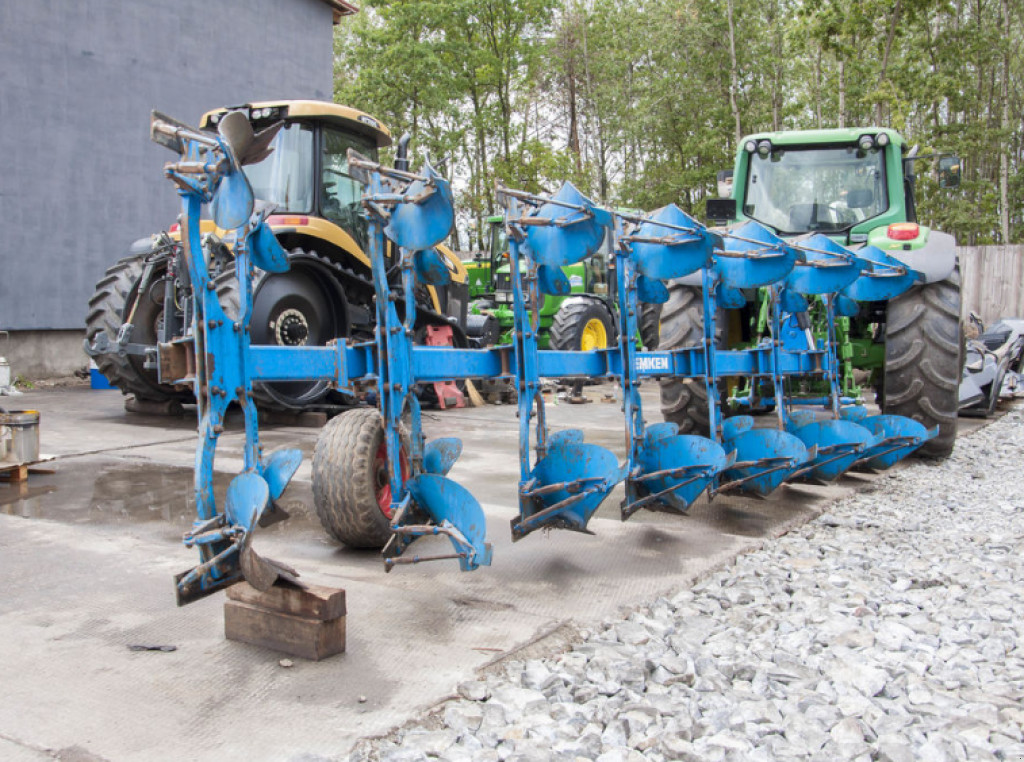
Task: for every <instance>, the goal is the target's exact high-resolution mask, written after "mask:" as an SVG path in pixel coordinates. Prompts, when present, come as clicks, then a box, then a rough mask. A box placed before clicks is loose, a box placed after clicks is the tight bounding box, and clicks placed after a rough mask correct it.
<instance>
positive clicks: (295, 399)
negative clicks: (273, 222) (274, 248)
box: [216, 249, 349, 410]
mask: <svg viewBox="0 0 1024 762" xmlns="http://www.w3.org/2000/svg"><path fill="white" fill-rule="evenodd" d="M288 261H289V263H290V265H291V267H290V268H289V269H288V271H287V272H283V273H266V272H263V271H258V275H257V276H256V279H255V281H254V283H253V309H252V316H251V318H250V321H249V336H250V339H251V340H252V343H253V345H254V346H261V345H262V346H268V345H269V346H285V347H288V346H294V347H298V346H311V347H313V346H321V347H322V346H326V344H327V342H329V341H330V340H331V339H335V338H343V337H346V336H348V332H349V325H348V310H347V301H346V298H345V293H344V291H343V289H342V287H341V284H340V282H339V281H338V280H337V279H336V278H335V276H334V274H333V272H334V267H333V266H332V265H331V264H330V263H329V262H328V261H327V260H325V259H323V258H321V257H320V256H318V255H317V254H316V252H312V251H311V252H306V251H303V250H301V249H293V250H292V251H290V252H289V253H288ZM216 286H217V295H218V297H219V299H220V303H221V305H222V307H223V308H224V311H225V313H226V314H227V315H228V317H231V318H234V317H236V316H237V315H238V312H239V293H238V281H237V279H236V278H235V273H234V271H233V270H228V271H226V272H225V273H223V274H222V275H221V276H220V277H219V278H218V279H217V281H216ZM330 390H331V385H330V383H328V382H327V381H278V382H257V383H256V384H254V388H253V393H254V394H255V397H256V402H257V403H258V404H259V405H260V406H261V407H263V408H265V409H277V410H300V409H302V408H305V407H308V406H310V405H315V404H317V403H320V402H323V401H324V399H325V398H326V397H327V394H328V392H330Z"/></svg>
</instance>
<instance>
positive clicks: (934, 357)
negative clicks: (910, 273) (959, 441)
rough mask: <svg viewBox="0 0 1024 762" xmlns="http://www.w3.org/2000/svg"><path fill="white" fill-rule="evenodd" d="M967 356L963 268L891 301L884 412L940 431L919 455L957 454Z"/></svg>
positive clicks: (887, 321) (887, 326)
mask: <svg viewBox="0 0 1024 762" xmlns="http://www.w3.org/2000/svg"><path fill="white" fill-rule="evenodd" d="M965 356H966V352H965V350H964V331H963V325H962V321H961V317H960V268H959V266H957V268H956V269H955V270H953V272H952V274H951V275H950V276H949V277H948V278H947V279H946V280H942V281H937V282H935V283H928V284H925V285H923V286H919V287H917V288H914V289H911V290H910V291H908V292H906V293H904V294H901V295H900V296H898V297H897V298H896V299H893V300H892V301H891V302H889V304H888V307H887V308H886V323H885V377H884V383H883V389H884V400H883V403H882V407H883V410H884V411H885V412H886V413H891V414H893V415H903V416H906V417H908V418H913V419H914V420H915V421H919V422H920V423H922V424H924V425H925V426H926V427H927V428H929V429H930V428H932V427H934V426H938V427H939V435H938V436H937V437H936V438H935V439H932V440H930V441H928V442H926V443H925V444H924V445H922V446H921V447H920V448H919V449H918V450H917V452H916V453H915V454H916V455H922V456H924V457H929V458H945V457H947V456H948V455H949V454H950V453H952V452H953V445H954V444H955V443H956V425H957V409H958V407H959V388H960V376H961V374H962V373H963V367H964V359H965Z"/></svg>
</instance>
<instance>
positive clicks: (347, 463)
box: [313, 408, 409, 549]
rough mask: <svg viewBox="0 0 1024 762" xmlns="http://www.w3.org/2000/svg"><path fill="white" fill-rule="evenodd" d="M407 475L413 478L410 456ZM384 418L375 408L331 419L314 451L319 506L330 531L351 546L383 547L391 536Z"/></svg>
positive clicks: (315, 497)
mask: <svg viewBox="0 0 1024 762" xmlns="http://www.w3.org/2000/svg"><path fill="white" fill-rule="evenodd" d="M402 449H403V458H402V475H403V478H408V474H409V467H408V464H407V463H406V461H405V458H404V452H405V451H406V450H407V447H406V444H405V442H404V435H403V443H402ZM387 465H388V462H387V446H386V444H385V439H384V421H383V419H382V418H381V416H380V413H379V412H378V411H377V410H376V409H374V408H357V409H355V410H349V411H347V412H345V413H342V414H341V415H339V416H337V417H335V418H333V419H331V421H330V422H329V423H328V424H327V426H325V427H324V429H323V430H322V431H321V432H320V436H319V438H318V439H317V441H316V448H315V449H314V450H313V505H314V507H315V508H316V513H317V516H319V517H320V523H321V524H323V526H324V529H326V530H327V533H328V534H329V535H331V537H333V538H334V539H336V540H338V541H339V542H342V543H344V544H345V545H347V546H349V547H350V548H374V549H380V548H383V547H384V545H385V544H386V543H387V541H388V540H389V539H390V538H391V516H390V515H389V511H390V507H389V504H390V502H391V486H390V483H389V482H388V470H387Z"/></svg>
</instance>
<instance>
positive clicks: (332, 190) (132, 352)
mask: <svg viewBox="0 0 1024 762" xmlns="http://www.w3.org/2000/svg"><path fill="white" fill-rule="evenodd" d="M229 112H242V113H244V114H245V115H246V117H247V118H248V119H249V121H250V122H251V123H252V126H253V129H254V130H256V131H257V132H258V131H260V130H261V129H264V128H265V127H267V126H270V125H272V124H274V123H276V122H284V125H283V127H282V128H281V130H280V131H279V132H278V133H277V135H276V136H275V138H274V140H273V142H272V143H271V145H270V148H271V149H272V150H271V151H270V152H269V153H268V155H267V157H266V158H265V159H263V161H261V162H259V163H256V164H251V165H248V166H246V167H245V173H246V175H247V176H248V178H249V182H250V183H251V185H252V187H253V191H254V192H255V195H256V198H258V199H261V200H264V201H268V202H270V203H272V204H274V206H275V209H274V212H273V215H272V216H271V217H270V218H269V220H268V222H269V224H270V227H271V228H272V229H273V231H274V234H275V235H276V236H277V238H278V240H279V241H280V242H281V244H282V246H283V247H284V248H285V250H286V251H288V252H289V258H290V260H291V268H290V269H289V270H288V271H287V272H285V273H281V274H271V273H259V274H258V277H257V279H256V282H255V287H254V288H255V293H254V305H253V315H252V320H251V323H250V326H251V331H252V341H253V343H254V344H264V345H267V344H269V345H281V346H300V345H311V346H312V345H324V344H327V342H329V341H330V340H332V339H334V338H339V337H353V338H356V339H361V338H365V339H367V340H372V334H373V328H374V314H375V313H374V309H373V304H372V299H373V293H374V290H373V283H372V281H371V268H370V259H369V257H368V256H367V254H366V253H365V249H366V221H365V220H364V218H363V216H362V206H361V203H360V202H361V188H360V185H359V183H357V182H356V181H355V180H353V179H352V177H351V175H350V174H349V171H348V159H347V152H348V150H349V149H350V148H354V149H356V150H357V151H358V152H359V153H361V154H363V155H364V156H368V157H371V158H373V159H374V160H377V156H378V150H379V149H380V148H383V147H386V146H389V145H391V143H392V138H391V133H390V132H389V131H388V129H387V128H386V127H385V126H384V125H382V124H381V123H380V122H379V121H377V120H376V119H375V118H373V117H372V116H370V115H369V114H365V113H363V112H361V111H358V110H356V109H353V108H348V107H347V106H340V105H337V104H334V103H326V102H321V101H304V100H295V101H270V102H262V103H247V104H243V105H240V106H231V107H228V108H221V109H216V110H214V111H210V112H208V113H207V114H204V115H203V117H202V121H201V122H200V126H201V127H202V128H203V129H208V130H216V129H217V125H218V123H219V122H220V120H221V119H223V118H224V116H225V115H226V114H228V113H229ZM407 147H408V138H403V139H402V140H400V141H399V144H398V146H397V151H396V155H397V157H396V165H397V166H398V168H400V169H402V168H407V167H406V165H407V163H408V159H407ZM202 232H203V234H204V237H205V241H206V250H207V253H208V259H209V266H210V268H211V274H212V275H214V276H215V278H216V283H217V288H218V291H219V292H220V297H221V303H222V304H224V305H226V306H228V307H229V310H230V305H231V303H232V302H233V301H234V302H236V303H237V281H236V280H235V275H234V263H233V257H232V254H231V246H232V243H233V241H232V239H231V234H229V233H227V232H226V231H221V230H217V229H216V228H215V227H214V225H213V223H212V222H209V221H206V222H204V223H203V225H202ZM438 250H439V251H440V253H441V254H442V255H443V256H444V258H445V262H446V264H447V265H448V268H449V270H450V271H451V275H452V278H451V283H450V284H449V285H447V286H443V287H433V286H430V287H427V288H426V289H424V290H423V291H422V293H420V294H418V295H417V305H416V312H417V318H418V322H417V329H418V334H419V338H420V340H421V341H423V342H424V343H432V344H453V345H455V346H466V345H467V343H468V340H467V338H466V334H465V330H464V327H465V325H466V309H467V303H468V284H467V274H466V268H465V267H464V266H463V264H462V262H461V261H460V260H459V258H458V257H456V256H455V255H454V254H453V253H452V252H451V251H450V250H448V249H446V248H444V247H438ZM389 255H390V252H389ZM395 275H396V276H397V273H395ZM190 293H191V287H190V284H189V282H188V273H187V270H186V268H184V267H183V266H182V260H181V245H180V236H179V233H178V229H177V225H173V226H171V228H170V229H169V231H168V232H166V233H161V234H159V235H156V236H153V237H152V238H146V239H143V240H140V241H137V242H136V243H135V244H134V245H133V246H132V249H131V253H130V255H129V256H127V257H125V258H124V259H122V260H120V261H119V262H118V263H117V264H115V265H114V266H113V267H111V268H109V269H108V270H107V272H106V274H105V275H104V277H103V278H102V279H101V280H100V281H99V282H98V283H97V284H96V293H95V294H94V295H93V297H92V299H91V300H90V301H89V312H88V315H87V317H86V326H87V334H86V342H85V349H86V352H87V353H88V354H89V355H91V356H92V357H93V359H94V360H95V362H96V364H97V366H98V367H99V369H100V371H101V372H102V373H103V374H104V375H105V376H106V377H107V379H108V380H109V381H110V383H111V384H112V385H114V386H116V387H118V388H119V389H121V391H122V393H124V394H130V395H132V396H131V397H130V398H128V400H126V407H127V409H129V410H147V411H158V410H160V409H161V408H166V407H168V406H170V407H176V406H179V405H180V403H181V402H182V401H187V400H189V399H191V392H190V391H189V390H187V389H176V388H174V387H173V386H169V385H167V384H166V383H164V382H163V380H162V379H161V377H160V372H159V366H158V362H157V353H156V345H157V344H158V343H166V342H169V341H171V340H172V339H173V338H174V337H175V336H181V335H184V334H185V333H186V332H187V331H188V329H189V327H190V326H191V322H192V316H191V315H190V314H189V313H188V310H189V304H190V299H189V296H190ZM428 328H429V330H428ZM256 393H257V395H258V396H257V399H258V402H259V403H260V404H261V405H262V406H263V407H265V408H271V409H292V410H295V409H309V408H315V407H317V406H322V405H325V404H330V403H331V402H333V401H339V402H340V401H343V400H341V399H338V400H335V399H333V398H332V394H334V392H332V390H331V389H330V387H329V386H328V385H327V384H326V383H325V382H293V383H267V384H262V385H260V387H259V388H258V389H257V390H256ZM449 394H454V395H456V397H458V396H459V395H460V394H461V393H460V392H458V390H457V389H456V388H455V387H454V386H448V387H446V388H445V389H436V390H435V389H429V390H425V394H424V397H425V399H426V400H427V401H430V397H431V396H432V395H436V396H437V398H438V399H440V400H441V404H442V406H443V405H444V400H445V399H447V400H448V402H449V403H451V401H452V398H451V397H450V396H448V395H449Z"/></svg>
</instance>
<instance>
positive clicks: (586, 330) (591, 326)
mask: <svg viewBox="0 0 1024 762" xmlns="http://www.w3.org/2000/svg"><path fill="white" fill-rule="evenodd" d="M607 346H608V331H606V330H605V327H604V323H602V322H601V321H600V320H598V319H597V318H591V319H590V320H588V321H587V324H586V325H585V326H583V336H582V337H581V340H580V349H582V350H583V351H584V352H589V351H590V350H592V349H605V348H606V347H607Z"/></svg>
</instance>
